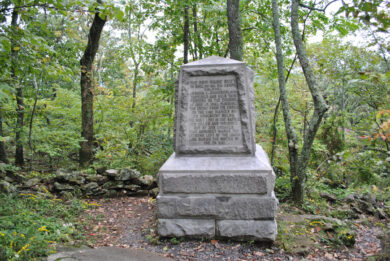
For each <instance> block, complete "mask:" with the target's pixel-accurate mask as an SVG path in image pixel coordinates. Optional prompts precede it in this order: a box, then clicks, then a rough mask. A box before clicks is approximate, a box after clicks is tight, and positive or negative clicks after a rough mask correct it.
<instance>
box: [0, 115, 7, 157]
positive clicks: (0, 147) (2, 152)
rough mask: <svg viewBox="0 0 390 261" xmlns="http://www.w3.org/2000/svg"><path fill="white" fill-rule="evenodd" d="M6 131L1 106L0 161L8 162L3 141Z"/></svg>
mask: <svg viewBox="0 0 390 261" xmlns="http://www.w3.org/2000/svg"><path fill="white" fill-rule="evenodd" d="M3 137H4V133H3V115H2V111H1V108H0V161H2V162H4V163H8V162H9V161H8V157H7V152H6V150H5V144H4V141H3Z"/></svg>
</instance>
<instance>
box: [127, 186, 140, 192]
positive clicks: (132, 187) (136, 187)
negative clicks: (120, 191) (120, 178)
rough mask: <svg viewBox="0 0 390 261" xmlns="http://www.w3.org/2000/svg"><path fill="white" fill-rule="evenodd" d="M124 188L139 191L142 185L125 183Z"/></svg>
mask: <svg viewBox="0 0 390 261" xmlns="http://www.w3.org/2000/svg"><path fill="white" fill-rule="evenodd" d="M123 188H124V189H127V190H130V191H132V192H136V191H138V190H140V189H141V187H140V186H138V185H135V184H130V185H124V186H123Z"/></svg>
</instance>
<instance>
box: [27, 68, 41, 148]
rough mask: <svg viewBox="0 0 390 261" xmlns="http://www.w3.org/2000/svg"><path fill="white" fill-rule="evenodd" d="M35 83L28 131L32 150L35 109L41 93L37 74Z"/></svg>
mask: <svg viewBox="0 0 390 261" xmlns="http://www.w3.org/2000/svg"><path fill="white" fill-rule="evenodd" d="M33 85H34V89H35V97H34V105H33V109H32V111H31V117H30V124H29V131H28V146H29V147H30V150H31V151H33V148H32V144H31V136H32V129H33V122H34V116H35V111H36V108H37V102H38V93H39V86H38V83H37V80H36V78H35V75H34V79H33Z"/></svg>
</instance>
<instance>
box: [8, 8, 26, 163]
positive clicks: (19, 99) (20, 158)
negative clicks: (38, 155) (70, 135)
mask: <svg viewBox="0 0 390 261" xmlns="http://www.w3.org/2000/svg"><path fill="white" fill-rule="evenodd" d="M18 16H19V13H18V11H17V9H16V8H14V10H13V11H12V17H11V28H12V32H13V33H14V36H13V37H15V36H16V32H17V27H18ZM15 47H16V43H15V41H14V40H13V41H11V56H12V65H11V77H12V79H13V81H14V83H15V84H16V88H15V89H16V115H17V116H16V117H17V118H16V130H15V144H16V146H15V147H16V148H15V165H17V166H23V165H24V155H23V143H22V136H23V125H24V102H23V90H22V87H21V86H20V85H19V84H18V83H17V82H18V80H17V76H16V71H15V69H16V60H17V51H16V50H15Z"/></svg>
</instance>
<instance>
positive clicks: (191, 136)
mask: <svg viewBox="0 0 390 261" xmlns="http://www.w3.org/2000/svg"><path fill="white" fill-rule="evenodd" d="M189 92H190V93H189V108H188V109H189V114H188V116H189V117H188V119H187V120H188V121H187V122H188V127H189V128H188V133H187V142H188V143H187V144H188V145H190V146H195V147H201V146H207V147H210V146H212V145H216V146H218V147H219V146H229V147H230V146H240V145H242V131H241V121H240V114H239V104H238V94H237V81H236V77H235V76H234V75H218V76H193V77H190V79H189Z"/></svg>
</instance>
